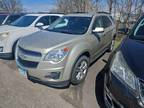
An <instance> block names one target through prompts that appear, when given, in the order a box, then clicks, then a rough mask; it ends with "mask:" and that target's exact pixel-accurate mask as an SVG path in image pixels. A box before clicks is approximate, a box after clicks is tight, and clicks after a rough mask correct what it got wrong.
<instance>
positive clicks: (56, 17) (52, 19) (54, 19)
mask: <svg viewBox="0 0 144 108" xmlns="http://www.w3.org/2000/svg"><path fill="white" fill-rule="evenodd" d="M50 17H51V18H50V24H51V23H53V22H54V21H56V20H57V19H58V18H59V16H50Z"/></svg>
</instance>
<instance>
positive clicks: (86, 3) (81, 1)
mask: <svg viewBox="0 0 144 108" xmlns="http://www.w3.org/2000/svg"><path fill="white" fill-rule="evenodd" d="M92 1H93V0H57V11H58V12H62V13H71V12H89V11H90V10H92Z"/></svg>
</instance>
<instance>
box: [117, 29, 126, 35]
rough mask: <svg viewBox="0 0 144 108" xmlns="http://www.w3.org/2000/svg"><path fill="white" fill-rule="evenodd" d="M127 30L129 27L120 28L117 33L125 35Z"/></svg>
mask: <svg viewBox="0 0 144 108" xmlns="http://www.w3.org/2000/svg"><path fill="white" fill-rule="evenodd" d="M128 32H129V28H120V29H118V33H119V34H123V35H126V34H128Z"/></svg>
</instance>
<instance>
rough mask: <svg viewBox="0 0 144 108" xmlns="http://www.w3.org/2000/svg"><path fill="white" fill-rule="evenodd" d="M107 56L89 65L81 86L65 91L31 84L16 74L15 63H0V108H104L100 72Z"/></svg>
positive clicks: (1, 61)
mask: <svg viewBox="0 0 144 108" xmlns="http://www.w3.org/2000/svg"><path fill="white" fill-rule="evenodd" d="M108 57H109V53H106V54H104V55H103V56H102V57H100V58H99V59H98V60H97V61H95V62H94V63H93V64H92V65H91V67H90V68H89V72H88V75H87V77H86V80H85V82H84V83H82V84H80V85H78V86H73V85H71V86H70V87H69V88H65V89H56V88H51V87H48V86H45V85H41V84H37V83H33V82H31V81H29V80H27V79H26V78H25V77H23V76H21V75H20V74H19V72H18V70H17V68H16V65H15V61H7V60H0V108H104V102H103V92H102V91H103V73H102V72H101V70H102V69H103V67H104V65H105V63H104V62H103V59H105V60H107V59H108Z"/></svg>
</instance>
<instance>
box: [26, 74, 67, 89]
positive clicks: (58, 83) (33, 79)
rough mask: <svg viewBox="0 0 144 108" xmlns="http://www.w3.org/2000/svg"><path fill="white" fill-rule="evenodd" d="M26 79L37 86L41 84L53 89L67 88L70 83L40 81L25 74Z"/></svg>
mask: <svg viewBox="0 0 144 108" xmlns="http://www.w3.org/2000/svg"><path fill="white" fill-rule="evenodd" d="M27 78H28V80H30V81H32V82H34V83H39V84H43V85H47V86H50V87H55V88H65V87H68V86H69V83H70V81H69V80H67V81H60V82H53V81H46V80H41V79H39V78H36V77H33V76H30V75H29V74H28V73H27Z"/></svg>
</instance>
